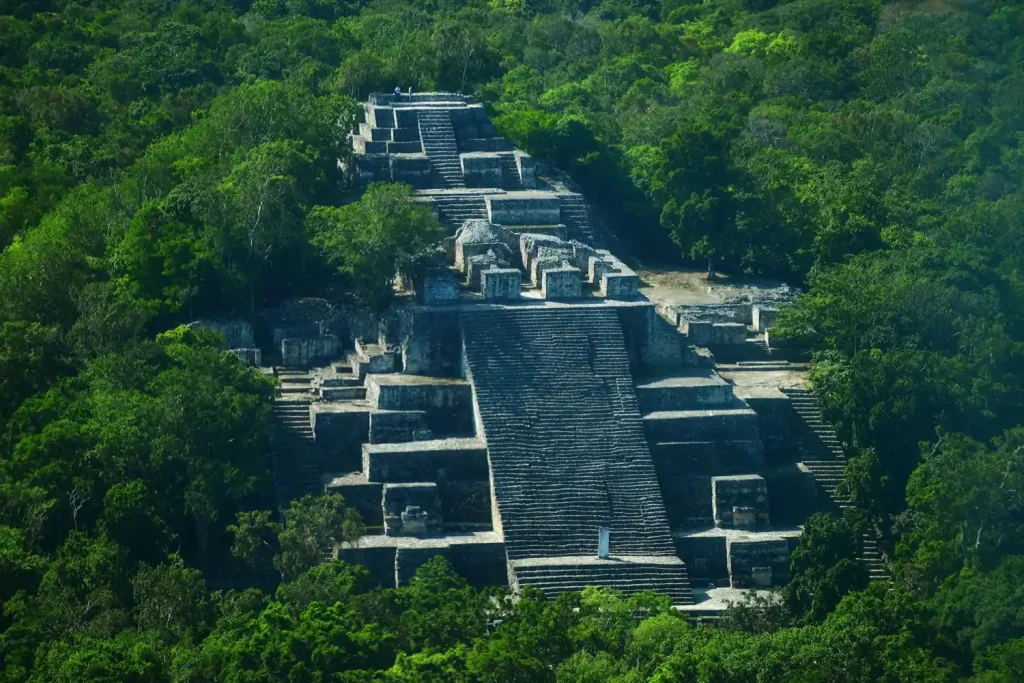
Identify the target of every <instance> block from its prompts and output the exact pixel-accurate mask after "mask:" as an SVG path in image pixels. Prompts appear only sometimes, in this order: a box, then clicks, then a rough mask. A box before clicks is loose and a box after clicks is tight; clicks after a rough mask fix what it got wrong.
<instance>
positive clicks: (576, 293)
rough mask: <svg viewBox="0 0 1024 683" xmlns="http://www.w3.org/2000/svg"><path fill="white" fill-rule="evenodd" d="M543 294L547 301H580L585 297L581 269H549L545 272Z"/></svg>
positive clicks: (542, 286) (542, 285)
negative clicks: (579, 299)
mask: <svg viewBox="0 0 1024 683" xmlns="http://www.w3.org/2000/svg"><path fill="white" fill-rule="evenodd" d="M541 292H542V293H543V294H544V298H545V299H552V300H559V299H578V298H580V297H581V296H582V295H583V277H582V274H581V273H580V269H579V268H549V269H547V270H545V271H544V276H543V279H542V283H541Z"/></svg>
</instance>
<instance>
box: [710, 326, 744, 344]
mask: <svg viewBox="0 0 1024 683" xmlns="http://www.w3.org/2000/svg"><path fill="white" fill-rule="evenodd" d="M746 341H747V326H746V325H745V324H743V323H715V324H714V325H712V326H711V339H710V341H709V342H708V343H709V344H710V345H712V346H728V345H732V344H744V343H746Z"/></svg>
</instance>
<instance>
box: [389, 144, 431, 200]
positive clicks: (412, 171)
mask: <svg viewBox="0 0 1024 683" xmlns="http://www.w3.org/2000/svg"><path fill="white" fill-rule="evenodd" d="M395 144H397V143H395ZM402 144H413V143H402ZM416 144H419V143H416ZM388 164H389V168H390V172H391V179H392V180H393V181H395V182H396V183H407V184H409V185H412V186H413V187H415V188H417V189H424V188H428V187H430V182H431V180H430V168H431V165H430V159H429V158H427V157H426V156H419V155H417V156H392V157H389V158H388Z"/></svg>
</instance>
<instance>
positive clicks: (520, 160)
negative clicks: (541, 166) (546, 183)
mask: <svg viewBox="0 0 1024 683" xmlns="http://www.w3.org/2000/svg"><path fill="white" fill-rule="evenodd" d="M516 168H517V169H518V171H519V182H521V183H522V184H523V187H524V188H526V189H527V190H532V189H533V188H535V187H537V163H536V162H535V161H534V160H533V157H531V156H530V155H529V154H526V153H525V152H519V151H517V152H516Z"/></svg>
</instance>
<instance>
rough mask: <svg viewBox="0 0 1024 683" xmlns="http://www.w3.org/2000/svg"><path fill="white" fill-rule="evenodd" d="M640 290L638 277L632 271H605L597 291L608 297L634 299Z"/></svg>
mask: <svg viewBox="0 0 1024 683" xmlns="http://www.w3.org/2000/svg"><path fill="white" fill-rule="evenodd" d="M639 292H640V278H639V277H638V276H636V275H634V274H633V273H605V274H604V275H602V276H601V287H600V290H599V291H598V293H599V294H600V295H601V296H603V297H605V298H608V299H620V300H628V299H635V298H636V297H637V295H638V294H639Z"/></svg>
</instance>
